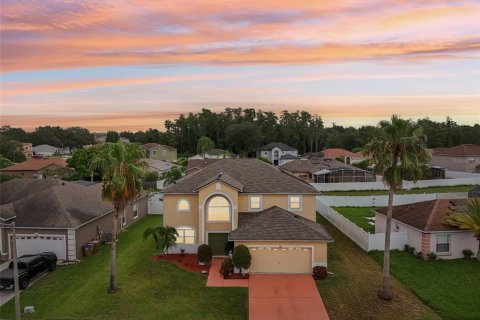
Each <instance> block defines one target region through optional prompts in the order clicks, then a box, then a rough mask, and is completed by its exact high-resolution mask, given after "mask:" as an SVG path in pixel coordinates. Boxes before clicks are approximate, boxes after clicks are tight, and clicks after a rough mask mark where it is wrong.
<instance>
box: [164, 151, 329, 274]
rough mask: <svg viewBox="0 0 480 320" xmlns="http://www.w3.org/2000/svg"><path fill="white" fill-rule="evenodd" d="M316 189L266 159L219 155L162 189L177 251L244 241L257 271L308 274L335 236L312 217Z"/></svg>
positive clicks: (217, 249) (216, 249)
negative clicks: (221, 157)
mask: <svg viewBox="0 0 480 320" xmlns="http://www.w3.org/2000/svg"><path fill="white" fill-rule="evenodd" d="M317 193H318V192H317V191H316V190H315V189H314V188H312V187H311V186H309V185H308V184H306V183H304V182H302V181H301V180H299V179H297V178H295V177H292V176H290V175H288V174H285V173H283V172H281V171H280V170H278V169H276V168H275V167H273V166H271V165H269V164H267V163H265V162H263V161H260V160H257V159H223V160H218V161H216V162H213V163H212V164H211V165H209V166H207V167H205V168H203V169H201V170H199V171H197V172H195V173H192V174H190V175H188V176H185V177H183V178H181V179H180V180H177V181H176V183H175V184H172V185H170V186H168V187H167V188H166V189H165V190H164V224H165V225H168V226H173V227H175V228H176V229H177V231H178V233H179V236H178V239H177V245H176V246H175V248H174V250H177V251H178V250H180V249H185V250H186V252H194V253H195V252H196V250H197V248H198V246H199V245H200V244H204V243H205V244H208V245H209V246H210V247H211V248H212V250H213V253H214V255H217V256H223V255H225V254H226V252H227V251H228V250H229V248H230V249H231V248H232V247H233V246H236V245H239V244H244V245H246V246H247V247H248V248H249V249H250V253H251V255H252V265H251V267H250V272H252V273H310V272H311V270H312V267H313V266H317V265H323V266H326V265H327V244H328V243H329V242H331V241H333V240H332V238H331V237H330V235H329V234H328V233H327V232H326V231H325V229H324V228H323V227H322V226H321V225H320V224H317V223H316V222H315V219H316V209H315V205H316V201H315V197H316V195H317Z"/></svg>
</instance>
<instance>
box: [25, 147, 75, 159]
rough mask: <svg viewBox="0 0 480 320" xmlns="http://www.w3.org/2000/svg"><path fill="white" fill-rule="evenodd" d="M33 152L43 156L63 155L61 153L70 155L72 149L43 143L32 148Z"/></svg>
mask: <svg viewBox="0 0 480 320" xmlns="http://www.w3.org/2000/svg"><path fill="white" fill-rule="evenodd" d="M32 150H33V154H34V155H35V156H42V157H53V156H61V155H68V154H70V151H69V150H68V148H64V149H62V148H57V147H54V146H51V145H48V144H41V145H38V146H35V147H33V148H32Z"/></svg>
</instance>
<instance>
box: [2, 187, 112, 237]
mask: <svg viewBox="0 0 480 320" xmlns="http://www.w3.org/2000/svg"><path fill="white" fill-rule="evenodd" d="M101 190H102V185H101V183H97V184H94V185H91V186H84V185H80V184H77V183H73V182H67V181H61V180H56V179H13V180H10V181H7V182H5V183H2V184H0V217H2V218H3V219H5V218H8V216H12V215H14V216H16V218H15V224H16V226H17V227H22V228H75V227H78V226H80V225H82V224H84V223H86V222H89V221H91V220H93V219H96V218H98V217H101V216H102V215H104V214H106V213H109V212H112V211H113V206H112V205H110V204H108V203H106V202H104V201H103V200H102V196H101V194H102V193H101Z"/></svg>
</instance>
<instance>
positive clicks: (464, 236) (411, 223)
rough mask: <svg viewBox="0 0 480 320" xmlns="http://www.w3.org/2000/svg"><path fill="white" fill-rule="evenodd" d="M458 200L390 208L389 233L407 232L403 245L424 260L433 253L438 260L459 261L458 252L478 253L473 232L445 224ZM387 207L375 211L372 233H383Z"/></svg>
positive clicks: (433, 201) (459, 253)
mask: <svg viewBox="0 0 480 320" xmlns="http://www.w3.org/2000/svg"><path fill="white" fill-rule="evenodd" d="M458 205H461V203H460V202H458V200H447V199H441V200H431V201H423V202H417V203H412V204H405V205H400V206H394V207H393V215H392V218H393V220H392V232H407V244H408V245H409V246H410V247H414V248H415V251H416V252H422V253H423V255H424V257H426V256H427V255H428V254H429V253H430V252H433V253H435V254H436V255H437V257H438V258H440V259H460V258H463V253H462V251H463V250H464V249H470V250H472V251H473V252H474V253H476V254H478V240H477V238H475V236H474V233H473V231H468V230H461V229H459V228H457V227H454V226H450V225H448V224H447V223H445V217H446V215H447V213H448V210H449V209H450V208H451V207H454V206H458ZM386 214H387V208H381V209H376V210H375V233H384V232H385V221H386Z"/></svg>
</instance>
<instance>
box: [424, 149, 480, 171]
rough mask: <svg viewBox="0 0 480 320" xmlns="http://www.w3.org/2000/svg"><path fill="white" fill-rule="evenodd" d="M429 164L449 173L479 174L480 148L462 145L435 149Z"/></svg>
mask: <svg viewBox="0 0 480 320" xmlns="http://www.w3.org/2000/svg"><path fill="white" fill-rule="evenodd" d="M431 164H432V166H439V167H442V168H446V169H447V170H450V171H462V172H473V173H480V146H477V145H475V144H462V145H459V146H456V147H451V148H435V149H433V154H432V162H431Z"/></svg>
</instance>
